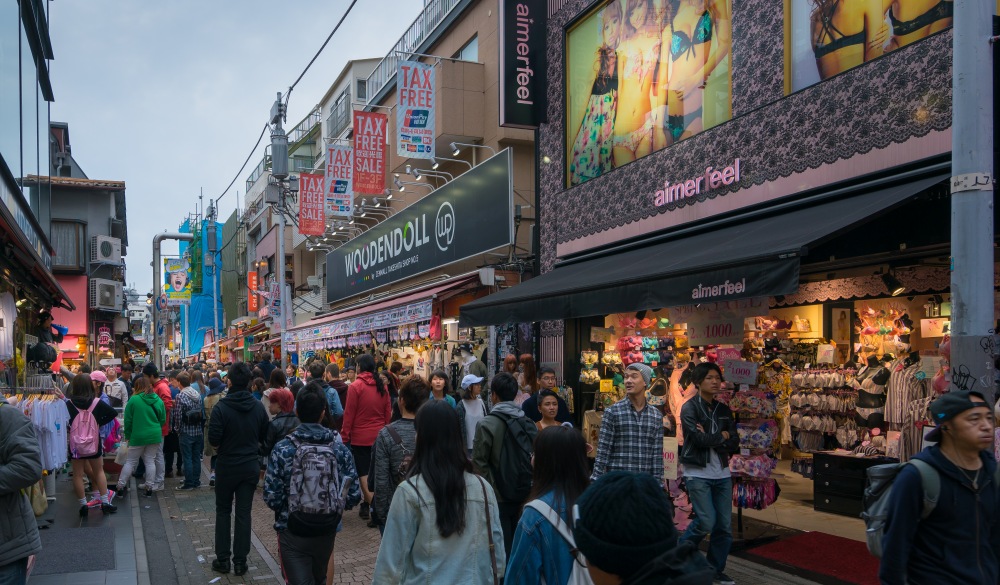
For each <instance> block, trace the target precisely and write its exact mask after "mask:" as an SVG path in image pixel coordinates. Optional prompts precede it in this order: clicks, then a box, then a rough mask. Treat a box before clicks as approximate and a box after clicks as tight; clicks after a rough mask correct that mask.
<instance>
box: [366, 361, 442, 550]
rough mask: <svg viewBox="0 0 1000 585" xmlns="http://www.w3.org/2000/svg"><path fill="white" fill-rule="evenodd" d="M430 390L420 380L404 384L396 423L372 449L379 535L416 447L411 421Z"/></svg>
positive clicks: (384, 430) (385, 429) (413, 378)
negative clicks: (397, 487)
mask: <svg viewBox="0 0 1000 585" xmlns="http://www.w3.org/2000/svg"><path fill="white" fill-rule="evenodd" d="M430 393H431V388H430V386H429V385H428V384H427V382H425V381H424V379H423V378H421V377H420V376H411V377H409V378H407V379H405V380H403V385H402V386H401V387H400V388H399V398H398V399H397V402H398V403H399V414H400V418H399V420H396V421H393V422H391V423H389V424H388V425H386V426H385V427H383V428H382V430H381V431H379V432H378V437H376V438H375V445H374V446H373V447H372V469H373V470H374V472H373V474H374V476H375V498H374V499H373V500H372V508H371V514H372V519H373V520H374V521H375V523H376V526H378V530H379V533H381V534H385V522H386V518H388V517H389V504H390V503H391V502H392V497H393V495H395V493H396V486H398V485H399V482H401V481H403V479H404V478H405V477H406V474H407V472H408V471H409V467H410V461H411V459H412V458H413V453H414V450H415V449H416V446H417V431H416V429H415V428H414V427H413V419H414V418H415V417H416V415H417V410H419V409H420V407H421V406H423V405H424V403H425V402H427V397H428V396H429V395H430Z"/></svg>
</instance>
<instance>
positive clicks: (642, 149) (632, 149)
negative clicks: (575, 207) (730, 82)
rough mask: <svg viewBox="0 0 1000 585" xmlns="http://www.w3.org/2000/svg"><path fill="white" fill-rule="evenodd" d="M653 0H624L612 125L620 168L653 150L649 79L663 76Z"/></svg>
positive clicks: (652, 118) (651, 87)
mask: <svg viewBox="0 0 1000 585" xmlns="http://www.w3.org/2000/svg"><path fill="white" fill-rule="evenodd" d="M653 4H654V3H653V0H627V2H626V3H625V14H624V15H623V18H622V32H621V37H620V41H619V44H618V53H617V67H618V79H619V84H618V106H617V112H616V114H615V124H614V139H613V140H614V142H613V144H614V151H613V152H614V164H615V167H620V166H622V165H624V164H627V163H630V162H632V161H634V160H635V159H637V158H642V157H644V156H646V155H647V154H649V153H651V152H652V151H653V140H654V137H653V135H654V128H656V127H657V126H658V125H659V123H658V122H657V120H656V117H655V111H654V105H655V104H654V103H653V101H652V99H651V98H652V96H653V94H654V86H653V80H654V79H656V78H661V79H662V77H663V75H664V74H662V73H661V72H660V71H659V69H660V67H659V64H660V43H661V39H660V31H659V30H658V29H657V27H656V20H657V19H656V9H655V6H654V5H653Z"/></svg>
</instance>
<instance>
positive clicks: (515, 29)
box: [500, 0, 548, 129]
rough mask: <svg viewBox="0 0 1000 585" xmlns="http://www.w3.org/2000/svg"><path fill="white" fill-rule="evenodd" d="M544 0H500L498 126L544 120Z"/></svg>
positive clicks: (527, 124)
mask: <svg viewBox="0 0 1000 585" xmlns="http://www.w3.org/2000/svg"><path fill="white" fill-rule="evenodd" d="M547 10H548V7H547V6H546V3H545V2H544V1H543V0H500V43H501V45H500V125H501V126H505V127H507V128H528V129H534V128H538V125H539V124H540V123H542V122H544V121H545V104H546V99H545V85H546V84H545V68H546V59H545V35H546V31H545V29H546V23H547Z"/></svg>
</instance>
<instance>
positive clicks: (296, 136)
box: [288, 110, 323, 144]
mask: <svg viewBox="0 0 1000 585" xmlns="http://www.w3.org/2000/svg"><path fill="white" fill-rule="evenodd" d="M322 121H323V115H322V113H320V111H319V110H313V111H312V112H309V115H308V116H306V118H305V120H302V121H301V122H299V125H298V126H296V127H295V128H292V130H291V132H289V133H288V143H289V144H295V143H296V142H298V141H300V140H302V139H303V138H305V137H306V135H307V134H309V132H311V131H312V129H313V128H315V127H316V125H317V124H319V123H320V122H322Z"/></svg>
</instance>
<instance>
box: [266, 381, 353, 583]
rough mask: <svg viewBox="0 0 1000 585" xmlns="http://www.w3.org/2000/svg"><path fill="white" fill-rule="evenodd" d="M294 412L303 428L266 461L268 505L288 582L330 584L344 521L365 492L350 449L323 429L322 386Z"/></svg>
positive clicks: (310, 389) (303, 395) (302, 396)
mask: <svg viewBox="0 0 1000 585" xmlns="http://www.w3.org/2000/svg"><path fill="white" fill-rule="evenodd" d="M284 392H288V391H287V390H285V391H284ZM289 394H290V392H289ZM295 412H296V415H297V416H298V418H299V420H300V421H302V422H301V424H299V426H298V427H297V428H296V429H295V430H294V431H292V432H291V433H290V434H289V435H288V436H286V437H284V438H283V439H281V440H280V441H278V443H277V444H276V445H275V446H274V450H273V451H272V452H271V456H270V457H269V459H268V464H267V473H266V475H265V476H264V503H265V504H267V507H269V508H271V509H272V510H274V529H275V530H276V531H277V533H278V549H279V551H280V556H281V569H282V573H283V574H284V576H285V580H286V582H287V583H288V584H289V585H317V584H321V583H326V580H327V562H328V560H329V559H330V557H331V555H332V554H333V548H334V543H335V538H336V536H337V529H338V526H339V525H340V522H341V518H342V517H343V513H344V511H345V510H349V509H351V508H353V507H354V506H356V505H357V504H358V503H359V502H360V501H361V490H360V489H359V486H358V482H357V470H356V469H355V467H354V460H353V457H352V456H351V452H350V450H349V449H348V448H347V447H346V446H344V444H343V442H341V440H340V438H339V436H338V435H337V433H336V432H335V431H331V430H329V429H327V428H325V427H323V426H322V425H321V424H320V423H321V422H322V421H323V419H324V418H325V417H327V416H329V406H328V404H327V401H326V395H325V393H324V392H323V389H322V387H321V386H320V385H319V383H318V382H311V383H310V384H309V385H308V386H307V387H306V388H305V389H303V390H302V392H300V393H299V396H298V400H297V402H296V410H295ZM276 420H277V419H276ZM348 486H349V487H348Z"/></svg>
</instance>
